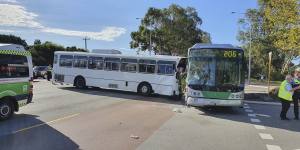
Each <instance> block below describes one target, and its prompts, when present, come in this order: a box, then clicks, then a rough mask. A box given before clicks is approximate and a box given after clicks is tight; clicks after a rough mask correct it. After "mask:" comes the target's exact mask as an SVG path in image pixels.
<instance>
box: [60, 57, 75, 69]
mask: <svg viewBox="0 0 300 150" xmlns="http://www.w3.org/2000/svg"><path fill="white" fill-rule="evenodd" d="M72 63H73V56H72V55H61V56H60V59H59V66H61V67H72Z"/></svg>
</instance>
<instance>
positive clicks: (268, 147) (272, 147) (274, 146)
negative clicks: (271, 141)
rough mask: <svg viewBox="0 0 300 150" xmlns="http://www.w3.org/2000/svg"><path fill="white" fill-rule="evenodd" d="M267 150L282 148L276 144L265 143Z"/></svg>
mask: <svg viewBox="0 0 300 150" xmlns="http://www.w3.org/2000/svg"><path fill="white" fill-rule="evenodd" d="M267 149H268V150H282V149H281V148H280V146H277V145H267Z"/></svg>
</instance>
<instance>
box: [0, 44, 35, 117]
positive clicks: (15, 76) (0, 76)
mask: <svg viewBox="0 0 300 150" xmlns="http://www.w3.org/2000/svg"><path fill="white" fill-rule="evenodd" d="M32 77H33V71H32V58H31V54H30V52H28V51H26V50H25V49H24V47H23V46H21V45H16V44H0V120H6V119H8V118H10V117H11V116H12V115H13V114H14V112H15V111H18V110H19V108H20V107H21V106H24V105H26V104H28V103H30V102H31V100H32V88H33V85H32V79H33V78H32Z"/></svg>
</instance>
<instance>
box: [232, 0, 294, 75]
mask: <svg viewBox="0 0 300 150" xmlns="http://www.w3.org/2000/svg"><path fill="white" fill-rule="evenodd" d="M258 2H259V8H258V9H248V10H247V12H246V13H245V18H243V19H240V20H239V23H240V25H241V26H242V29H240V31H239V35H238V39H239V41H241V42H242V44H243V47H244V49H245V50H246V52H245V54H246V55H245V56H246V58H247V59H248V52H249V49H250V44H251V56H252V66H251V68H252V77H256V76H258V75H259V74H264V75H267V72H268V59H267V58H268V53H269V52H272V53H273V56H272V79H273V80H279V79H281V78H282V73H286V70H287V64H288V63H289V62H290V60H291V58H293V57H295V56H297V55H299V54H300V49H299V46H300V44H299V42H300V30H299V29H300V27H299V25H300V16H299V15H300V7H299V0H298V2H297V0H274V1H273V0H259V1H258ZM250 37H251V40H250Z"/></svg>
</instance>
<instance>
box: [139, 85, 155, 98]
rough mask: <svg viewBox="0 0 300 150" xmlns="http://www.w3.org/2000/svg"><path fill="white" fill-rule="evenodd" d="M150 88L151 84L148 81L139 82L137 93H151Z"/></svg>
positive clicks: (147, 94)
mask: <svg viewBox="0 0 300 150" xmlns="http://www.w3.org/2000/svg"><path fill="white" fill-rule="evenodd" d="M151 92H152V88H151V85H150V84H148V83H141V84H140V85H139V87H138V93H139V94H141V95H144V96H149V95H151Z"/></svg>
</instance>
